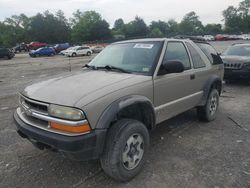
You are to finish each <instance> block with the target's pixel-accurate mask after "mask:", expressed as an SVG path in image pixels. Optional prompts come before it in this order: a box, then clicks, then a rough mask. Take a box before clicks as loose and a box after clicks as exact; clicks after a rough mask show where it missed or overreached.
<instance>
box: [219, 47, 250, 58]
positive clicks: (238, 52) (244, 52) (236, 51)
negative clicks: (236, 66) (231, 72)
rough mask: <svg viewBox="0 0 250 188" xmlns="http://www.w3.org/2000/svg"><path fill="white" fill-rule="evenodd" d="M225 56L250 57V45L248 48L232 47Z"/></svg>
mask: <svg viewBox="0 0 250 188" xmlns="http://www.w3.org/2000/svg"><path fill="white" fill-rule="evenodd" d="M223 55H231V56H250V45H249V46H247V45H245V46H231V47H229V48H228V49H227V50H226V51H225V52H224V53H223Z"/></svg>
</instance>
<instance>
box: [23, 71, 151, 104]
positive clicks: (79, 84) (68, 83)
mask: <svg viewBox="0 0 250 188" xmlns="http://www.w3.org/2000/svg"><path fill="white" fill-rule="evenodd" d="M145 80H149V76H142V75H134V74H125V73H119V72H111V71H102V70H99V71H98V70H87V69H84V70H83V71H81V72H77V73H70V74H69V73H68V74H64V75H61V76H57V77H54V78H51V79H48V80H46V81H41V82H38V83H35V84H32V85H30V86H28V87H26V88H25V89H24V90H23V92H22V94H23V95H25V96H26V97H28V98H31V99H35V100H38V101H42V102H47V103H53V104H60V105H65V106H75V107H82V106H83V105H85V104H79V106H76V104H77V102H79V101H80V99H83V98H84V97H87V96H88V100H90V99H89V98H91V101H86V103H90V102H92V101H94V100H96V99H98V98H100V97H102V96H105V95H107V94H108V93H112V92H114V91H117V90H120V89H122V88H125V87H128V86H131V85H134V84H137V83H140V82H143V81H145Z"/></svg>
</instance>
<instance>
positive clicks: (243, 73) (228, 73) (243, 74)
mask: <svg viewBox="0 0 250 188" xmlns="http://www.w3.org/2000/svg"><path fill="white" fill-rule="evenodd" d="M224 78H225V79H237V78H250V70H249V69H248V68H242V69H239V70H234V69H226V68H225V72H224Z"/></svg>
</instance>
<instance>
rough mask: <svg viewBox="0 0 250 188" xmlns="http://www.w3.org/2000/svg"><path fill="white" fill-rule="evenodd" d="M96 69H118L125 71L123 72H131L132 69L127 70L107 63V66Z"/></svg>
mask: <svg viewBox="0 0 250 188" xmlns="http://www.w3.org/2000/svg"><path fill="white" fill-rule="evenodd" d="M96 69H106V70H108V71H111V70H118V71H120V72H123V73H129V74H130V73H131V72H130V71H127V70H125V69H123V68H119V67H115V66H111V65H106V66H103V67H96Z"/></svg>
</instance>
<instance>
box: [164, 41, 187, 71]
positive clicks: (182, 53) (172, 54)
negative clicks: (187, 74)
mask: <svg viewBox="0 0 250 188" xmlns="http://www.w3.org/2000/svg"><path fill="white" fill-rule="evenodd" d="M174 60H175V61H180V62H182V63H183V65H184V67H185V70H189V69H191V63H190V59H189V56H188V53H187V50H186V48H185V46H184V45H183V43H182V42H168V46H167V50H166V53H165V56H164V59H163V62H167V61H174Z"/></svg>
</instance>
